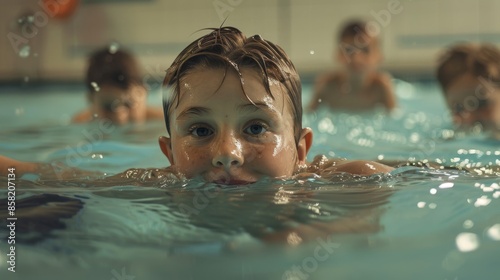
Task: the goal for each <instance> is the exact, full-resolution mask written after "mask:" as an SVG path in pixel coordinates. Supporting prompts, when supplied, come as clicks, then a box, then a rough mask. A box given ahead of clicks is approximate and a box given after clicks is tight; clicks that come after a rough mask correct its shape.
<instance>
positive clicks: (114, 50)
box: [109, 42, 120, 54]
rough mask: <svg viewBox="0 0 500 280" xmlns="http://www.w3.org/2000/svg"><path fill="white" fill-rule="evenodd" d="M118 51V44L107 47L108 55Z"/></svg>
mask: <svg viewBox="0 0 500 280" xmlns="http://www.w3.org/2000/svg"><path fill="white" fill-rule="evenodd" d="M119 49H120V44H118V43H116V42H115V43H111V45H109V53H110V54H115V53H116V52H117V51H118V50H119Z"/></svg>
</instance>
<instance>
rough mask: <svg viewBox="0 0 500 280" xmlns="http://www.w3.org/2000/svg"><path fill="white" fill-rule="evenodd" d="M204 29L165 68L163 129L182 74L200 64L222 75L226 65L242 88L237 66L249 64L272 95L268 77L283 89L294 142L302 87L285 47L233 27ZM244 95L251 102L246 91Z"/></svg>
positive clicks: (176, 100)
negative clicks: (292, 122) (290, 111)
mask: <svg viewBox="0 0 500 280" xmlns="http://www.w3.org/2000/svg"><path fill="white" fill-rule="evenodd" d="M208 30H212V32H210V33H209V34H207V35H205V36H202V37H200V38H198V39H197V40H195V41H194V42H192V43H191V44H190V45H189V46H187V47H186V48H185V49H184V50H183V51H182V52H181V53H180V54H179V55H178V56H177V58H176V59H175V60H174V62H173V63H172V65H171V66H170V67H169V68H168V69H167V74H166V76H165V79H164V81H163V85H165V86H167V87H169V90H171V92H172V95H171V96H170V97H165V98H164V101H163V110H164V115H165V124H166V127H167V132H168V133H169V134H170V123H169V116H170V111H171V110H172V107H174V106H178V104H179V99H180V98H179V97H180V80H181V79H182V78H183V77H185V76H186V75H189V73H191V72H192V71H193V70H194V69H200V68H212V69H224V70H225V72H224V77H225V76H226V74H227V70H228V69H229V70H230V71H235V72H236V73H237V74H238V75H239V77H240V80H241V83H242V88H243V78H244V77H242V74H241V71H240V69H241V68H250V69H253V70H255V71H257V73H259V74H260V75H261V77H262V83H263V84H264V86H265V88H266V91H267V93H268V94H269V95H270V96H271V97H272V98H273V99H274V98H275V97H274V96H273V93H272V92H271V83H272V80H276V81H279V82H280V84H281V85H282V86H284V88H285V89H286V96H285V98H284V99H285V100H288V102H289V104H290V107H291V110H292V115H293V116H294V135H295V141H296V142H297V143H298V140H299V137H300V133H301V130H302V97H301V93H302V88H301V83H300V78H299V75H298V73H297V71H296V70H295V66H294V65H293V63H292V61H291V60H290V58H289V57H288V55H287V54H286V53H285V51H284V50H283V49H282V48H281V47H279V46H277V45H275V44H273V43H272V42H269V41H267V40H264V39H262V37H261V36H260V35H254V36H252V37H246V36H245V35H244V34H243V33H242V32H241V31H240V30H238V29H237V28H234V27H229V26H228V27H221V28H210V29H208ZM245 97H246V98H247V99H248V100H249V101H250V102H252V100H251V99H250V98H249V97H248V96H247V95H246V93H245ZM252 103H253V102H252Z"/></svg>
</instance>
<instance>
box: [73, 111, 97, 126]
mask: <svg viewBox="0 0 500 280" xmlns="http://www.w3.org/2000/svg"><path fill="white" fill-rule="evenodd" d="M91 120H92V113H91V112H90V111H89V110H88V109H85V110H83V111H81V112H79V113H76V114H75V115H74V116H73V118H72V119H71V122H72V123H85V122H89V121H91Z"/></svg>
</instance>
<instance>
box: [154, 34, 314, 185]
mask: <svg viewBox="0 0 500 280" xmlns="http://www.w3.org/2000/svg"><path fill="white" fill-rule="evenodd" d="M164 85H166V86H167V87H168V92H169V96H166V97H165V101H164V115H165V122H166V126H167V131H168V133H169V138H167V137H162V138H160V147H161V149H162V151H163V153H164V154H165V155H166V156H167V157H168V159H169V161H170V163H171V165H172V166H175V167H176V168H177V169H178V170H179V171H180V172H181V173H184V174H185V175H186V176H187V177H193V176H198V175H199V176H201V177H202V178H204V179H205V180H207V181H212V182H223V183H229V184H231V183H234V184H239V183H245V182H255V181H257V180H258V179H260V178H263V177H289V176H291V175H293V174H294V173H295V172H296V171H297V169H298V168H299V167H300V166H303V165H304V164H305V160H306V154H307V152H308V150H309V147H310V145H311V143H312V132H311V130H310V129H308V128H302V103H301V84H300V79H299V75H298V73H297V71H296V70H295V67H294V65H293V63H292V62H291V61H290V59H289V57H288V56H287V55H286V53H285V52H284V51H283V49H281V48H280V47H279V46H277V45H275V44H273V43H272V42H269V41H267V40H264V39H262V38H261V37H260V36H259V35H255V36H252V37H246V36H245V35H244V34H243V33H241V32H240V31H239V30H238V29H236V28H233V27H223V28H220V29H213V31H212V32H210V33H209V34H207V35H205V36H203V37H201V38H199V39H197V40H195V41H194V42H193V43H191V44H190V45H189V46H188V47H186V48H185V49H184V50H183V51H182V52H181V53H180V54H179V55H178V57H177V58H176V59H175V61H174V62H173V63H172V65H171V66H170V68H169V69H168V70H167V74H166V77H165V80H164Z"/></svg>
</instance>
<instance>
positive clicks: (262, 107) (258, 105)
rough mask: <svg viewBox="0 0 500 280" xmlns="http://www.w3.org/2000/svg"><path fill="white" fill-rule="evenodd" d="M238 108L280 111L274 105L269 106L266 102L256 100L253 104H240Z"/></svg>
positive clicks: (242, 109)
mask: <svg viewBox="0 0 500 280" xmlns="http://www.w3.org/2000/svg"><path fill="white" fill-rule="evenodd" d="M236 108H237V109H238V110H241V111H251V112H255V111H258V110H264V111H270V112H275V113H279V112H278V111H277V110H276V109H275V108H274V107H272V106H269V104H267V103H265V102H255V103H253V104H252V103H248V104H243V105H238V106H237V107H236Z"/></svg>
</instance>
